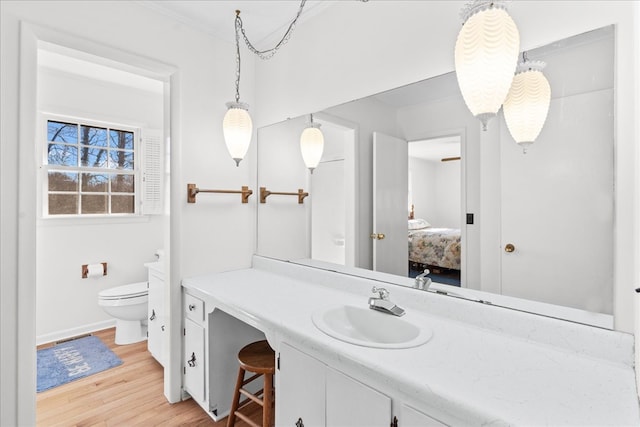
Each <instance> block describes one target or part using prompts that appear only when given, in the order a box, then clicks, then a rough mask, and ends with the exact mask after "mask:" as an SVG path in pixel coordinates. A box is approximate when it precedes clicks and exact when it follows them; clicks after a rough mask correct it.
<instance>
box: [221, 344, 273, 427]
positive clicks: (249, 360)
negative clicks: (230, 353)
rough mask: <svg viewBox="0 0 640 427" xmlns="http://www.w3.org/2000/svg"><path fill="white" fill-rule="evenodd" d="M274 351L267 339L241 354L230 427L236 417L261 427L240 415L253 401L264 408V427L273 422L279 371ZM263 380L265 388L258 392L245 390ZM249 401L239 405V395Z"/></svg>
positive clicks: (254, 426) (242, 350)
mask: <svg viewBox="0 0 640 427" xmlns="http://www.w3.org/2000/svg"><path fill="white" fill-rule="evenodd" d="M275 360H276V357H275V352H274V351H273V349H272V348H271V347H270V346H269V343H268V342H267V341H266V340H263V341H257V342H253V343H251V344H248V345H246V346H244V347H242V349H240V351H239V352H238V363H239V364H240V367H239V368H238V379H237V381H236V388H235V390H234V392H233V399H232V403H231V410H230V411H229V418H228V419H227V427H232V426H234V425H235V422H236V418H240V419H241V420H242V421H244V422H246V423H247V424H249V425H250V426H253V427H260V425H258V424H256V423H255V422H253V421H252V420H251V419H249V417H248V416H246V415H245V414H243V413H242V412H240V409H243V408H244V407H245V406H246V405H247V404H249V403H250V402H255V403H257V404H258V405H260V406H262V427H270V426H271V425H272V423H273V402H274V394H275V392H274V389H273V375H274V374H275V372H276V362H275ZM247 372H250V373H252V374H254V375H253V376H251V377H250V378H247V379H245V373H247ZM260 377H262V378H263V381H264V383H263V388H262V389H261V390H259V391H258V392H256V393H251V392H249V391H248V390H246V389H245V388H244V386H245V385H247V384H249V383H251V382H253V381H254V380H256V379H258V378H260ZM241 395H242V396H244V397H245V398H246V399H245V400H244V401H243V402H240V396H241Z"/></svg>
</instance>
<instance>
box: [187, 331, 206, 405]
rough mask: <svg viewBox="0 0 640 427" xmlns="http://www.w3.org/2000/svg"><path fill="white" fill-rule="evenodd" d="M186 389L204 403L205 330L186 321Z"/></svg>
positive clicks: (194, 397) (195, 398)
mask: <svg viewBox="0 0 640 427" xmlns="http://www.w3.org/2000/svg"><path fill="white" fill-rule="evenodd" d="M184 360H185V362H184V363H185V367H184V382H183V384H184V389H185V390H186V391H187V392H189V394H190V395H191V397H193V399H194V400H196V401H198V402H202V401H204V373H205V370H204V329H203V328H202V326H200V325H198V324H196V323H195V322H194V321H192V320H190V319H185V320H184Z"/></svg>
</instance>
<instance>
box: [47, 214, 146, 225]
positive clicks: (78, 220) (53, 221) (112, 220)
mask: <svg viewBox="0 0 640 427" xmlns="http://www.w3.org/2000/svg"><path fill="white" fill-rule="evenodd" d="M154 216H158V215H154ZM149 221H151V215H122V216H109V215H93V216H48V217H40V218H38V220H37V226H39V227H58V226H63V227H64V226H82V225H99V224H135V223H146V222H149Z"/></svg>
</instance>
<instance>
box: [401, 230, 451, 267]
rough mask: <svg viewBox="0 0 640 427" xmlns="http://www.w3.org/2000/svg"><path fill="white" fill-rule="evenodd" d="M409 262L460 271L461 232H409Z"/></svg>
mask: <svg viewBox="0 0 640 427" xmlns="http://www.w3.org/2000/svg"><path fill="white" fill-rule="evenodd" d="M409 261H411V262H419V263H421V264H428V265H434V266H438V267H442V268H451V269H454V270H460V230H459V229H454V228H425V229H422V230H409Z"/></svg>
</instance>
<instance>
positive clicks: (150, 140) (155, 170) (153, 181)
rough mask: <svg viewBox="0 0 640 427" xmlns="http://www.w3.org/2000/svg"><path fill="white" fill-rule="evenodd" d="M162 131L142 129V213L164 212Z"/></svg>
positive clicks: (155, 213) (159, 213)
mask: <svg viewBox="0 0 640 427" xmlns="http://www.w3.org/2000/svg"><path fill="white" fill-rule="evenodd" d="M162 153H163V150H162V131H161V130H156V129H143V130H142V214H143V215H161V214H162V201H163V200H162V199H163V198H162V194H163V193H162V190H163V189H162V183H163V176H162V170H163V169H162V160H163V159H162Z"/></svg>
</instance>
